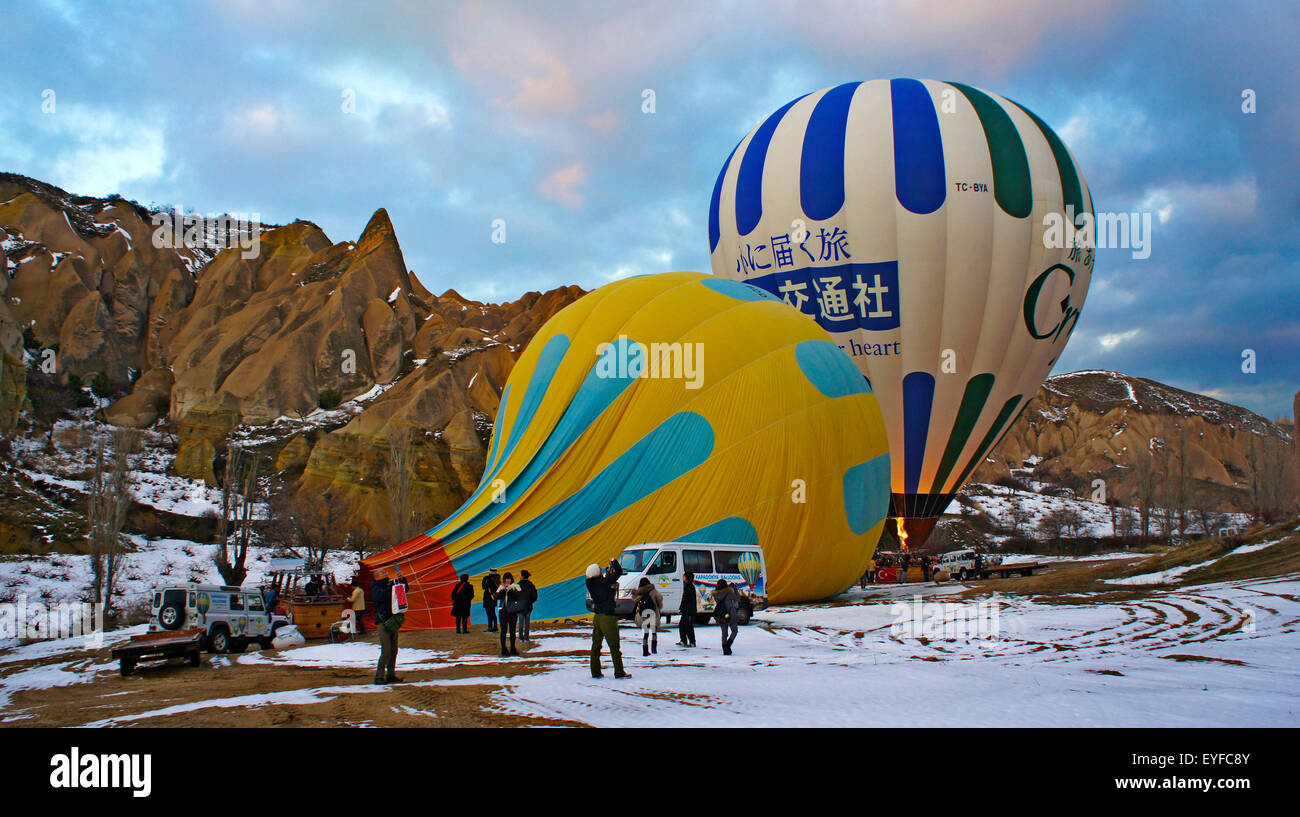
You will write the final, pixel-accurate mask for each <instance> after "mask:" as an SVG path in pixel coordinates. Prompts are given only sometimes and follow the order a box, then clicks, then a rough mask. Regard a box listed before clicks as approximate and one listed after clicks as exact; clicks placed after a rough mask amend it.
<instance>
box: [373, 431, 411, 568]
mask: <svg viewBox="0 0 1300 817" xmlns="http://www.w3.org/2000/svg"><path fill="white" fill-rule="evenodd" d="M414 470H415V450H414V445H413V441H412V438H411V429H410V428H409V427H406V426H403V427H401V428H400V429H398V430H396V431H394V432H392V433H391V434H389V436H388V462H387V464H386V465H385V466H384V472H383V474H382V475H381V478H382V480H383V483H384V492H385V495H386V496H387V497H388V509H389V511H390V512H391V513H392V520H393V523H392V524H393V527H392V536H393V538H394V539H395V540H396V541H398V542H405V541H406V540H407V539H409V538H411V537H412V536H414V535H415V533H416V527H417V526H416V520H415V502H414V500H413V496H412V492H411V477H412V474H413V472H414Z"/></svg>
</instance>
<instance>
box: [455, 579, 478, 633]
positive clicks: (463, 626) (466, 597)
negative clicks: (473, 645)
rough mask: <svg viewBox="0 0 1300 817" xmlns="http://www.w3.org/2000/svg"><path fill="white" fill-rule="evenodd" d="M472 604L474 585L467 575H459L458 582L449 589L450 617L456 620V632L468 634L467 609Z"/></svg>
mask: <svg viewBox="0 0 1300 817" xmlns="http://www.w3.org/2000/svg"><path fill="white" fill-rule="evenodd" d="M473 603H474V585H472V584H470V583H469V574H468V573H462V574H460V581H458V582H456V586H455V587H453V588H451V617H452V618H454V619H456V632H458V633H468V632H469V608H470V606H471V605H472V604H473Z"/></svg>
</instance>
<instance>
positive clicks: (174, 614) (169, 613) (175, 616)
mask: <svg viewBox="0 0 1300 817" xmlns="http://www.w3.org/2000/svg"><path fill="white" fill-rule="evenodd" d="M158 623H159V624H160V625H161V626H162V628H163V629H164V630H179V629H180V628H181V627H182V626H183V625H184V624H185V608H184V607H181V606H180V605H178V604H165V605H163V608H162V609H161V610H159V611H158Z"/></svg>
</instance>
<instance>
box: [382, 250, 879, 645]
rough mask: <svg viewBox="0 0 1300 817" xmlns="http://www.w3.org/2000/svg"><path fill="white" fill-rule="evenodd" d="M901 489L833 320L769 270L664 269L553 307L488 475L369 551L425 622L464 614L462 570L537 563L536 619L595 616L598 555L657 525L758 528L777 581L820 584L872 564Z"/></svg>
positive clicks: (507, 398) (694, 535)
mask: <svg viewBox="0 0 1300 817" xmlns="http://www.w3.org/2000/svg"><path fill="white" fill-rule="evenodd" d="M888 504H889V454H888V445H887V442H886V438H885V429H884V422H883V420H882V418H881V415H880V409H879V406H878V405H877V404H876V400H875V397H874V396H873V395H872V394H871V391H870V388H869V386H868V384H867V383H866V381H865V380H863V378H862V376H861V374H859V373H858V371H857V369H855V368H854V366H853V364H852V362H851V361H850V360H849V359H848V358H847V357H846V356H845V355H843V354H842V353H841V352H840V350H839V349H838V348H836V346H835V344H833V343H832V342H831V341H830V339H829V337H828V336H827V335H826V333H825V332H823V331H822V330H821V329H819V328H818V327H817V326H815V325H814V324H812V323H811V322H809V321H807V320H805V319H804V318H803V317H802V316H800V315H799V314H797V313H795V312H793V311H792V310H790V309H789V308H788V307H786V306H785V305H784V304H782V303H781V302H780V301H779V299H777V298H775V297H773V296H771V295H769V294H768V293H766V292H764V291H762V290H760V289H758V288H756V287H752V286H748V285H746V284H742V283H738V282H736V281H729V280H725V279H720V278H716V277H714V276H711V275H702V274H700V273H694V272H676V273H664V274H662V275H648V276H641V277H636V278H629V279H626V280H623V281H618V282H616V283H613V284H609V285H607V286H604V287H601V288H600V289H597V290H595V291H594V292H592V293H590V294H588V295H586V296H585V297H583V298H581V299H579V300H578V301H576V302H575V303H573V304H571V305H570V306H568V307H567V308H566V309H564V310H563V311H561V312H560V313H558V314H557V315H556V316H555V317H553V318H552V319H551V320H550V321H548V322H547V323H546V325H545V326H543V327H542V328H541V330H539V331H538V333H537V335H536V336H535V337H534V338H533V339H532V341H531V342H530V343H529V345H528V348H527V349H526V350H525V351H524V353H523V355H522V356H521V357H520V359H519V362H518V363H517V364H516V365H515V368H514V370H513V371H512V372H511V374H510V378H509V379H508V381H507V382H506V386H505V389H504V391H503V392H502V395H501V407H500V410H499V412H498V414H497V419H496V425H495V429H494V431H493V435H492V444H491V446H490V451H489V453H488V457H487V463H486V466H485V470H484V473H483V478H482V481H481V482H480V484H479V486H478V488H477V489H476V491H475V492H474V494H473V495H472V496H471V497H470V498H469V499H468V500H467V501H466V503H465V504H464V506H462V507H461V508H460V509H459V510H458V511H456V512H455V513H454V514H452V516H451V517H449V518H448V519H447V520H445V521H444V522H442V523H441V524H440V525H439V526H438V527H436V528H434V529H433V530H431V531H429V532H428V533H427V534H425V535H422V536H418V537H416V538H414V539H411V540H410V541H407V542H403V543H402V544H400V545H397V546H395V547H393V548H390V549H389V550H387V551H384V552H383V553H379V554H376V555H374V556H371V557H370V558H368V559H366V560H365V562H364V566H365V568H366V569H367V570H368V571H370V572H374V571H377V570H380V569H383V568H388V567H390V566H396V567H398V568H400V570H401V572H402V575H403V576H405V577H406V578H407V579H408V581H409V582H410V591H411V592H410V609H409V610H408V611H407V618H406V626H408V627H413V628H417V629H418V628H433V627H451V626H452V624H453V623H454V622H453V619H452V617H451V611H450V605H451V599H450V592H451V589H452V586H453V585H454V583H455V582H456V580H457V576H458V575H459V574H461V573H468V574H470V575H471V576H472V577H474V578H473V581H474V583H475V586H476V587H477V586H478V585H479V579H480V577H481V576H482V575H483V574H485V573H486V572H487V571H488V570H489V569H490V568H498V569H500V570H501V571H502V572H504V571H505V570H512V571H513V572H514V573H515V575H516V576H517V575H519V570H520V569H521V568H527V569H528V570H529V571H530V573H531V574H532V579H533V581H534V583H536V584H537V585H538V588H539V591H540V598H539V601H538V604H537V607H536V608H535V609H534V611H533V618H534V619H537V620H540V619H547V618H561V617H566V616H578V615H584V614H586V612H587V610H586V604H585V599H586V588H585V584H584V576H583V573H584V570H585V568H586V567H587V565H588V564H591V563H593V562H594V563H598V564H602V565H603V564H605V563H606V562H608V560H610V559H611V558H613V557H615V556H617V555H618V554H619V553H621V552H622V551H623V549H624V548H626V547H628V546H630V545H635V544H639V543H642V542H669V541H699V542H714V543H724V544H755V543H757V544H759V545H760V546H762V547H763V549H764V555H765V557H766V561H767V576H766V582H767V587H768V596H769V599H770V600H771V601H774V602H783V601H804V600H812V599H819V598H824V597H826V596H828V595H832V594H834V593H837V592H839V591H841V590H843V589H844V588H845V587H847V586H848V585H850V584H851V583H852V582H853V581H854V580H856V579H857V577H858V576H859V575H861V574H862V572H863V570H864V569H865V567H866V564H867V561H868V560H869V559H870V558H871V554H872V552H873V551H874V549H875V546H876V543H877V541H878V540H879V537H880V534H881V531H882V530H883V527H884V522H885V516H886V512H887V510H888ZM751 568H753V569H756V566H751ZM756 578H757V577H756ZM473 610H474V615H475V616H480V615H482V613H481V610H480V606H479V605H477V604H476V605H475V606H474V608H473Z"/></svg>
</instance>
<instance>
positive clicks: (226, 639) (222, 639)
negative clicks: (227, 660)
mask: <svg viewBox="0 0 1300 817" xmlns="http://www.w3.org/2000/svg"><path fill="white" fill-rule="evenodd" d="M208 644H209V646H211V648H212V651H213V652H215V653H218V654H223V653H228V652H230V646H231V638H230V633H228V632H226V630H225V629H223V628H219V629H216V630H213V631H212V634H211V635H210V636H208Z"/></svg>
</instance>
